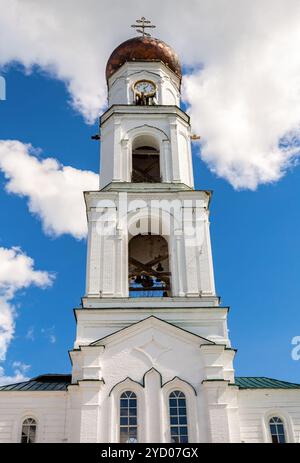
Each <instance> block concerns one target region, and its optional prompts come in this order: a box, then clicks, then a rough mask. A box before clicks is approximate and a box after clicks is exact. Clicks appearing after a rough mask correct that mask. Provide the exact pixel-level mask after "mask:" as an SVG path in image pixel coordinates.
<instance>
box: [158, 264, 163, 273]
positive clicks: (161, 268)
mask: <svg viewBox="0 0 300 463" xmlns="http://www.w3.org/2000/svg"><path fill="white" fill-rule="evenodd" d="M163 269H164V268H163V266H162V265H161V263H159V264H158V266H157V267H156V271H157V272H162V271H163Z"/></svg>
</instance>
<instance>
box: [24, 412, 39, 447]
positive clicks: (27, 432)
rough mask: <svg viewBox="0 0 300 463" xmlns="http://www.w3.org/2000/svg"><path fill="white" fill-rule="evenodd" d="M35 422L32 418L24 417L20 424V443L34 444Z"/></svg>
mask: <svg viewBox="0 0 300 463" xmlns="http://www.w3.org/2000/svg"><path fill="white" fill-rule="evenodd" d="M36 428H37V424H36V421H35V419H34V418H26V420H24V421H23V424H22V435H21V443H22V444H34V443H35V441H36Z"/></svg>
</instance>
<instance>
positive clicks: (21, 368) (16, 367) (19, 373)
mask: <svg viewBox="0 0 300 463" xmlns="http://www.w3.org/2000/svg"><path fill="white" fill-rule="evenodd" d="M30 368H31V366H30V365H26V364H25V363H22V362H19V361H16V362H13V364H12V369H13V375H6V374H5V371H4V368H3V367H1V366H0V386H4V385H6V384H15V383H22V382H23V381H28V379H29V377H28V376H26V373H27V371H28V370H29V369H30Z"/></svg>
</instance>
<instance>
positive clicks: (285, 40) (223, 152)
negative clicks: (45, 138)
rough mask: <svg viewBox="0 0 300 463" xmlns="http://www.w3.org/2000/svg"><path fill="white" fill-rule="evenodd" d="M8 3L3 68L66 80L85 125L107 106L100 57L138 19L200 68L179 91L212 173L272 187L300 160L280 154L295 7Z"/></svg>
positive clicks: (296, 93) (292, 150) (288, 110)
mask: <svg viewBox="0 0 300 463" xmlns="http://www.w3.org/2000/svg"><path fill="white" fill-rule="evenodd" d="M6 3H7V2H6V1H5V0H0V7H1V5H2V8H1V17H0V65H1V64H2V65H5V64H8V63H11V62H14V61H18V62H20V63H22V64H23V65H24V66H25V67H26V69H30V68H31V67H32V66H33V65H38V66H40V67H41V68H42V69H44V70H46V71H48V72H49V73H51V74H52V75H53V76H55V77H56V78H58V79H60V80H63V81H64V82H66V84H67V86H68V89H69V92H70V95H71V98H72V101H73V105H74V106H75V107H76V108H77V109H78V110H79V111H81V113H82V114H83V115H84V117H85V118H87V119H89V120H93V119H94V118H95V116H96V115H97V114H98V111H99V110H100V108H103V106H104V105H105V102H106V83H105V78H104V69H105V64H106V61H107V58H108V56H109V54H110V52H111V51H112V49H113V48H114V47H115V46H116V45H118V44H119V43H120V42H121V41H123V40H125V39H126V38H128V37H130V36H131V35H132V34H133V32H132V31H131V30H130V27H129V26H130V25H131V24H132V23H133V21H134V20H135V19H136V18H137V17H138V16H141V15H142V14H143V15H146V16H148V17H150V18H151V19H152V20H153V22H154V23H156V24H157V29H156V31H155V35H156V36H158V37H160V38H162V39H163V40H166V41H167V42H169V43H170V44H171V45H173V46H174V48H175V49H177V50H178V52H179V54H180V55H181V59H182V61H183V62H184V64H185V65H186V66H189V67H193V66H196V67H197V65H198V64H199V63H202V64H203V66H204V68H203V71H202V72H199V73H194V74H193V75H192V77H188V78H186V79H185V83H184V87H185V95H186V98H187V100H188V101H189V103H190V105H191V108H190V112H191V115H192V123H193V126H194V128H195V129H197V131H198V132H199V134H200V135H201V136H202V140H203V148H202V157H203V159H204V160H205V161H206V162H207V163H208V164H209V165H210V167H211V169H212V170H214V171H215V172H216V173H217V174H218V175H220V176H222V177H224V178H226V179H228V180H229V181H230V182H231V183H232V184H233V185H234V186H235V187H237V188H240V187H247V188H255V187H256V185H257V184H259V183H265V182H272V181H276V180H278V179H279V178H280V177H281V176H282V175H283V174H284V172H285V170H286V169H287V167H289V166H290V164H291V163H293V162H294V159H295V156H297V155H298V149H297V148H296V147H295V144H294V143H292V147H287V148H286V149H282V150H281V149H279V148H278V143H279V141H280V140H281V139H282V138H283V137H287V138H286V140H287V143H288V142H290V140H292V142H294V140H295V137H298V135H299V121H300V109H299V108H300V54H299V52H298V48H299V42H300V28H299V23H300V2H299V0H252V1H251V2H249V1H246V0H211V1H206V2H205V1H200V0H189V2H188V3H186V2H181V3H180V2H176V5H175V3H174V1H173V0H172V1H171V0H164V2H161V1H159V0H153V1H152V2H150V3H149V4H144V3H143V4H142V5H141V3H140V1H138V0H128V1H126V2H124V1H123V0H115V1H113V2H111V1H109V0H101V1H99V0H85V2H74V1H71V0H64V1H63V2H61V1H59V0H52V1H51V2H48V1H41V0H28V1H26V2H24V1H21V0H10V8H7V5H6ZM8 87H9V82H8ZM11 91H13V89H11Z"/></svg>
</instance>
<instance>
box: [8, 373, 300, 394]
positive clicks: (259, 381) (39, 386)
mask: <svg viewBox="0 0 300 463" xmlns="http://www.w3.org/2000/svg"><path fill="white" fill-rule="evenodd" d="M71 379H72V376H71V375H62V374H46V375H41V376H37V377H36V378H32V379H30V380H28V381H24V382H22V383H17V384H8V385H5V386H0V392H1V391H29V392H31V391H46V392H47V391H66V390H67V386H68V385H69V384H71ZM235 385H236V386H238V387H239V388H240V389H300V384H296V383H289V382H287V381H280V380H278V379H273V378H266V377H264V376H262V377H259V376H237V377H236V378H235Z"/></svg>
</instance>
